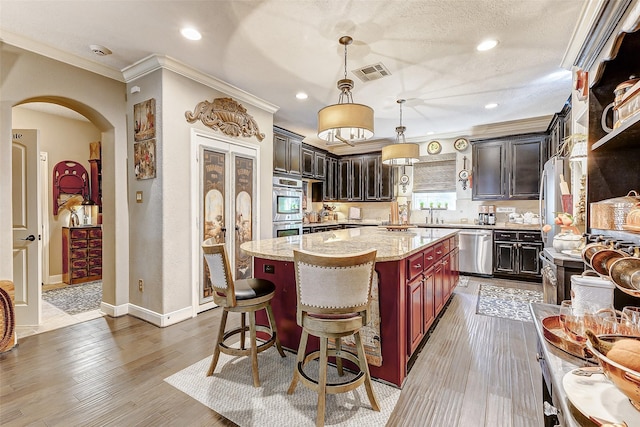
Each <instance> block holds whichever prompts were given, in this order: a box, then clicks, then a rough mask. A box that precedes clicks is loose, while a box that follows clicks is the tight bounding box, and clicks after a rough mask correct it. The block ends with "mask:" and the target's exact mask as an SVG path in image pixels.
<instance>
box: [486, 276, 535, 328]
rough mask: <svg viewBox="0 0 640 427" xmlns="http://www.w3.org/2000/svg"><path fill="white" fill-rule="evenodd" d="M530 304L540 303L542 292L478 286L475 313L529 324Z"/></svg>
mask: <svg viewBox="0 0 640 427" xmlns="http://www.w3.org/2000/svg"><path fill="white" fill-rule="evenodd" d="M531 302H542V291H537V290H526V289H518V288H504V287H502V286H493V285H487V284H480V288H479V290H478V304H477V306H476V313H477V314H482V315H485V316H494V317H502V318H505V319H514V320H521V321H525V322H531V321H532V319H531V312H530V311H529V303H531Z"/></svg>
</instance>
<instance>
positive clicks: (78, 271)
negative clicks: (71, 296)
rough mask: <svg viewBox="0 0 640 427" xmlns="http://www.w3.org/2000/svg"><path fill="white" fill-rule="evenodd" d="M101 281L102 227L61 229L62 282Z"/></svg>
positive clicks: (70, 283)
mask: <svg viewBox="0 0 640 427" xmlns="http://www.w3.org/2000/svg"><path fill="white" fill-rule="evenodd" d="M101 279H102V227H100V226H97V227H62V281H63V282H64V283H67V284H69V285H73V284H76V283H84V282H92V281H95V280H101Z"/></svg>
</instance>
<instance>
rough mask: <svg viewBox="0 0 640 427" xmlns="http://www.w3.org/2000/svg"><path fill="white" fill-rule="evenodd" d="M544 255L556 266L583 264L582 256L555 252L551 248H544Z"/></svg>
mask: <svg viewBox="0 0 640 427" xmlns="http://www.w3.org/2000/svg"><path fill="white" fill-rule="evenodd" d="M544 253H545V254H546V255H547V256H548V257H549V258H551V259H552V260H553V263H554V264H556V265H565V264H571V263H580V264H582V263H583V260H582V256H579V257H577V256H571V255H566V254H563V253H561V252H558V251H556V250H555V249H553V248H544Z"/></svg>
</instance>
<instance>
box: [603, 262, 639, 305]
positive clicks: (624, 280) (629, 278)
mask: <svg viewBox="0 0 640 427" xmlns="http://www.w3.org/2000/svg"><path fill="white" fill-rule="evenodd" d="M609 274H610V277H611V281H612V282H613V283H614V285H616V287H617V288H618V289H620V290H621V291H622V292H624V293H626V294H629V295H632V296H634V297H640V258H637V257H624V258H619V259H617V260H615V262H613V263H612V264H611V267H610V268H609Z"/></svg>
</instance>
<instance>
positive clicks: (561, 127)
mask: <svg viewBox="0 0 640 427" xmlns="http://www.w3.org/2000/svg"><path fill="white" fill-rule="evenodd" d="M571 123H572V120H571V97H569V99H567V102H565V104H564V106H563V107H562V110H561V111H560V112H559V113H556V114H554V115H553V118H552V119H551V123H549V128H548V129H547V133H548V134H549V144H548V145H547V148H546V150H545V151H546V152H545V153H544V155H543V160H544V161H547V160H549V158H551V157H552V156H553V155H555V154H556V153H557V152H558V150H559V149H560V147H561V146H562V141H564V139H565V138H566V137H568V136H570V135H571V133H572V132H571ZM543 163H544V162H543Z"/></svg>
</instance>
